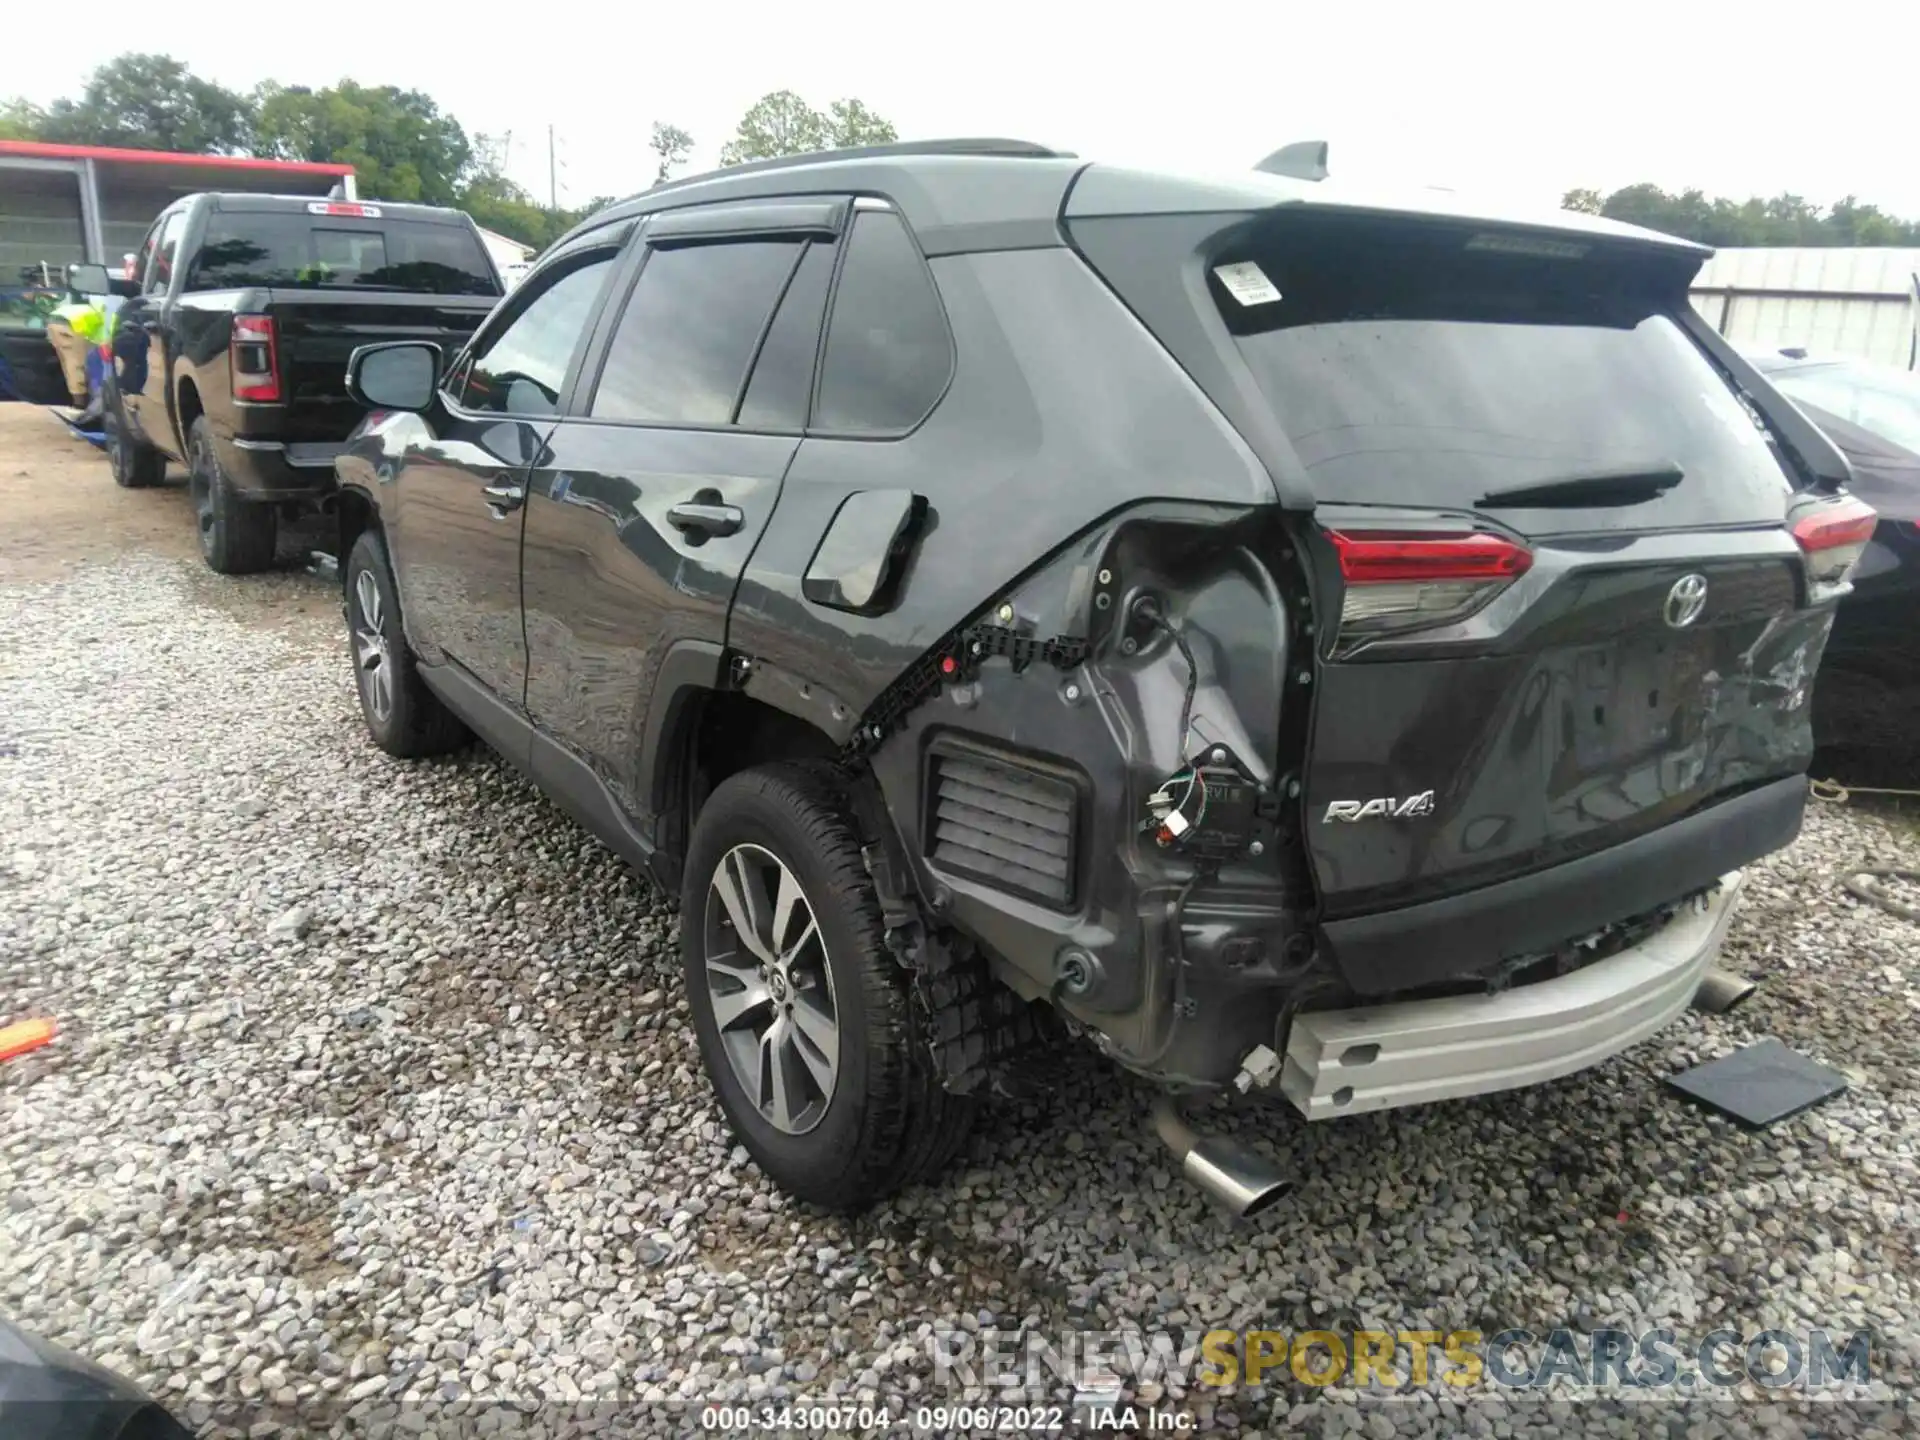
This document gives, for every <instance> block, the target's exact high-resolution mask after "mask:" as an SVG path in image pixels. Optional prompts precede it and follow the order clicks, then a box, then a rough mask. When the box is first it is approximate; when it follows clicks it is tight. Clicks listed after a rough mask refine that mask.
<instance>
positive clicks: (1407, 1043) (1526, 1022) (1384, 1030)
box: [1280, 870, 1744, 1120]
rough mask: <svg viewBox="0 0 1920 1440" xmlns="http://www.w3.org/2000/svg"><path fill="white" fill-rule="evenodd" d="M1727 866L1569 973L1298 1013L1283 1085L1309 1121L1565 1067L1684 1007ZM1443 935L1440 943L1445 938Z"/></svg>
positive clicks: (1725, 904)
mask: <svg viewBox="0 0 1920 1440" xmlns="http://www.w3.org/2000/svg"><path fill="white" fill-rule="evenodd" d="M1743 879H1744V876H1743V874H1742V872H1740V871H1737V870H1736V871H1734V872H1733V873H1731V874H1728V875H1723V876H1722V877H1721V878H1720V888H1719V889H1718V890H1716V891H1715V892H1714V893H1713V894H1711V895H1708V896H1705V897H1703V898H1701V899H1698V900H1695V901H1693V902H1691V903H1690V904H1689V905H1688V906H1687V907H1686V908H1685V909H1684V910H1682V911H1681V912H1680V913H1679V914H1678V915H1676V916H1674V918H1673V919H1671V920H1669V921H1668V922H1667V924H1666V925H1665V927H1663V928H1662V929H1660V930H1658V931H1656V932H1655V933H1654V934H1652V935H1649V936H1648V937H1647V938H1646V939H1645V940H1642V941H1641V942H1640V943H1639V944H1637V945H1635V946H1633V947H1632V948H1631V949H1627V950H1623V951H1621V952H1620V953H1619V954H1617V955H1610V956H1608V957H1607V958H1606V959H1605V960H1599V961H1595V962H1594V963H1593V964H1591V965H1588V966H1585V967H1584V968H1582V969H1579V970H1576V971H1574V972H1573V973H1572V974H1570V975H1561V976H1557V977H1556V978H1554V979H1552V980H1541V981H1538V982H1537V983H1535V984H1532V985H1516V986H1514V987H1513V988H1512V989H1510V990H1505V991H1502V992H1500V993H1499V994H1494V995H1453V996H1447V997H1444V998H1442V999H1436V1000H1407V1001H1399V1002H1395V1003H1392V1004H1386V1005H1367V1006H1360V1007H1357V1008H1355V1009H1352V1010H1322V1011H1317V1012H1315V1013H1312V1014H1306V1015H1298V1016H1295V1017H1294V1021H1293V1027H1292V1030H1291V1031H1290V1033H1289V1034H1288V1037H1287V1055H1286V1063H1285V1066H1284V1068H1283V1069H1282V1071H1281V1074H1280V1089H1281V1091H1282V1092H1283V1093H1284V1094H1285V1095H1286V1097H1287V1098H1288V1099H1289V1100H1291V1101H1293V1103H1294V1104H1295V1105H1296V1106H1297V1107H1299V1109H1300V1111H1301V1112H1302V1113H1303V1114H1305V1115H1306V1117H1307V1118H1308V1119H1309V1120H1330V1119H1332V1118H1334V1117H1335V1116H1339V1115H1358V1114H1362V1113H1364V1112H1366V1111H1368V1110H1387V1109H1391V1108H1392V1107H1394V1106H1397V1105H1421V1104H1425V1103H1426V1102H1428V1101H1430V1100H1450V1099H1454V1098H1456V1097H1458V1096H1461V1095H1484V1094H1486V1093H1488V1092H1489V1091H1493V1090H1509V1089H1512V1088H1514V1087H1515V1086H1519V1085H1538V1084H1540V1083H1541V1082H1542V1081H1546V1080H1554V1079H1558V1078H1559V1077H1560V1076H1562V1075H1571V1074H1572V1073H1573V1072H1574V1071H1576V1070H1584V1069H1586V1068H1587V1067H1588V1066H1589V1065H1593V1064H1597V1063H1598V1062H1599V1061H1601V1060H1604V1059H1606V1058H1607V1057H1608V1056H1609V1055H1614V1054H1617V1053H1619V1052H1620V1051H1622V1050H1624V1049H1626V1048H1627V1046H1629V1045H1632V1044H1633V1043H1635V1042H1636V1041H1639V1040H1643V1039H1645V1038H1646V1037H1647V1036H1649V1035H1651V1034H1653V1032H1654V1031H1656V1030H1658V1029H1660V1028H1661V1027H1662V1026H1664V1025H1666V1024H1668V1023H1669V1022H1670V1021H1671V1020H1672V1019H1673V1018H1674V1017H1675V1016H1676V1015H1678V1014H1679V1013H1680V1012H1681V1011H1682V1010H1684V1009H1686V1008H1687V1002H1688V1001H1690V1000H1691V999H1692V998H1693V993H1694V991H1695V990H1697V989H1698V988H1699V986H1700V980H1701V977H1702V976H1704V975H1705V974H1706V972H1707V970H1708V969H1709V968H1710V967H1711V966H1712V964H1713V959H1714V956H1715V955H1717V954H1718V953H1719V950H1720V941H1721V938H1722V937H1723V936H1724V935H1725V934H1726V929H1727V924H1728V922H1729V921H1730V920H1731V919H1732V918H1733V909H1734V904H1735V901H1736V900H1737V899H1738V897H1739V894H1740V886H1741V883H1742V881H1743ZM1440 943H1445V942H1444V939H1442V940H1441V942H1440Z"/></svg>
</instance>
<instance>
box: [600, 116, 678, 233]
mask: <svg viewBox="0 0 1920 1440" xmlns="http://www.w3.org/2000/svg"><path fill="white" fill-rule="evenodd" d="M647 143H648V146H649V148H651V149H652V151H653V153H654V154H655V155H657V156H659V157H660V163H659V165H658V167H657V168H656V169H655V170H654V172H653V183H654V184H656V185H659V184H661V183H663V182H664V181H666V180H668V179H670V178H672V175H673V169H674V167H675V166H676V165H684V164H686V163H687V156H689V155H691V154H692V153H693V136H691V135H689V134H688V133H687V132H686V131H684V130H682V129H681V128H680V127H679V126H678V125H669V124H667V123H666V122H665V121H664V120H656V121H654V122H653V138H652V139H651V140H650V141H648V142H647ZM589 213H591V212H589Z"/></svg>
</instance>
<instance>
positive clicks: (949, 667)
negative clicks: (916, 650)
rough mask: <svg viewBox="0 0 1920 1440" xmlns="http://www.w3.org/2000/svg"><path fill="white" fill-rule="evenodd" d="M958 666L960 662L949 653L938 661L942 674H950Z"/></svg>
mask: <svg viewBox="0 0 1920 1440" xmlns="http://www.w3.org/2000/svg"><path fill="white" fill-rule="evenodd" d="M959 668H960V662H959V661H958V660H955V659H954V658H953V656H951V655H948V656H946V657H945V658H944V659H942V660H941V662H940V673H941V674H942V675H951V674H953V673H954V672H955V671H956V670H958V669H959Z"/></svg>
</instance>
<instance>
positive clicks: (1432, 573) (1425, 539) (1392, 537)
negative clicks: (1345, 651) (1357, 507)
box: [1326, 530, 1533, 639]
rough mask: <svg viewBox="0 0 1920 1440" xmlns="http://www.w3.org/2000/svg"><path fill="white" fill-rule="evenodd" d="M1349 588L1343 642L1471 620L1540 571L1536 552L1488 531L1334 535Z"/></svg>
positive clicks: (1345, 532) (1344, 607) (1343, 616)
mask: <svg viewBox="0 0 1920 1440" xmlns="http://www.w3.org/2000/svg"><path fill="white" fill-rule="evenodd" d="M1326 533H1327V539H1328V540H1330V541H1332V542H1333V548H1334V551H1335V553H1336V554H1337V555H1338V556H1339V557H1340V575H1341V578H1342V579H1344V580H1345V581H1346V584H1347V593H1346V599H1345V600H1344V602H1343V603H1342V604H1341V607H1340V634H1341V636H1342V638H1346V639H1351V638H1353V637H1354V636H1356V635H1374V634H1381V633H1384V632H1387V631H1393V630H1416V629H1425V628H1427V627H1428V626H1433V625H1445V624H1448V623H1450V622H1452V621H1455V620H1462V619H1465V618H1466V617H1467V616H1468V615H1471V614H1472V613H1473V612H1474V611H1476V610H1478V609H1479V608H1480V607H1481V606H1482V605H1485V604H1486V603H1487V602H1488V601H1489V600H1491V599H1492V598H1493V597H1494V596H1495V595H1497V594H1499V593H1500V592H1501V591H1502V590H1504V589H1506V588H1507V586H1509V585H1511V584H1512V583H1513V582H1514V581H1515V580H1517V579H1519V578H1520V577H1521V576H1522V575H1524V574H1526V573H1527V571H1528V569H1529V568H1530V567H1531V566H1532V565H1533V552H1532V551H1530V550H1529V549H1527V547H1526V546H1524V545H1522V544H1519V543H1518V542H1517V541H1513V540H1509V539H1507V538H1506V537H1505V536H1504V535H1492V534H1488V533H1486V532H1484V531H1434V530H1397V531H1396V530H1371V531H1369V530H1329V531H1327V532H1326Z"/></svg>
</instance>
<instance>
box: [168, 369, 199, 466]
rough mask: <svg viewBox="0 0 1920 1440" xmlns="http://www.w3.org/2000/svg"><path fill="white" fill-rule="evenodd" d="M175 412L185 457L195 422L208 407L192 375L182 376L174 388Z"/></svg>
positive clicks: (181, 449) (182, 451)
mask: <svg viewBox="0 0 1920 1440" xmlns="http://www.w3.org/2000/svg"><path fill="white" fill-rule="evenodd" d="M173 413H174V420H175V422H176V428H177V430H178V435H177V439H178V441H179V445H180V455H181V458H182V459H185V458H186V454H187V447H188V444H189V441H190V437H191V436H192V434H193V422H194V421H195V420H198V419H199V418H200V417H201V416H202V415H204V414H206V413H207V407H206V406H205V405H204V404H203V403H201V400H200V387H199V386H198V385H196V384H194V382H193V377H192V376H191V375H183V376H181V377H180V383H179V384H178V385H177V386H176V387H175V388H174V401H173Z"/></svg>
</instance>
